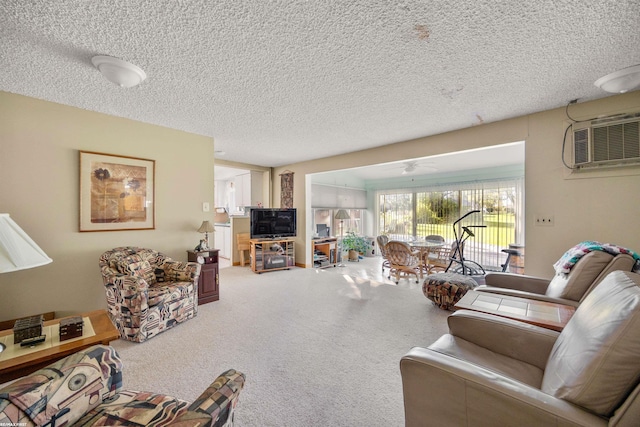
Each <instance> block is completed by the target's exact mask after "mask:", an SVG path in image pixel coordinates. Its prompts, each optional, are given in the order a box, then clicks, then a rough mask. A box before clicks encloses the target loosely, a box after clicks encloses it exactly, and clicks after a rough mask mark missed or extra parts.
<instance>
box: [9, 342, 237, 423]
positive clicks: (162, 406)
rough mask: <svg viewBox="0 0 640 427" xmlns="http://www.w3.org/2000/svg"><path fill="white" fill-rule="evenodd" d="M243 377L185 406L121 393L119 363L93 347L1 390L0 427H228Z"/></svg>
mask: <svg viewBox="0 0 640 427" xmlns="http://www.w3.org/2000/svg"><path fill="white" fill-rule="evenodd" d="M244 381H245V376H244V374H242V373H241V372H238V371H235V370H233V369H230V370H228V371H226V372H224V373H223V374H222V375H220V376H219V377H218V378H216V379H215V381H214V382H213V383H211V385H210V386H209V387H208V388H207V389H206V390H205V391H204V392H203V393H202V394H201V395H200V397H198V398H197V399H196V400H195V401H194V402H193V403H191V404H189V402H186V401H184V400H181V399H177V398H175V397H171V396H166V395H163V394H156V393H149V392H137V391H131V390H122V361H121V360H120V358H119V357H118V354H117V353H116V351H115V349H114V348H113V347H109V346H104V345H97V346H93V347H90V348H88V349H86V350H83V351H81V352H78V353H75V354H72V355H70V356H67V357H66V358H64V359H61V360H58V361H57V362H55V363H53V364H51V365H49V366H47V367H46V368H44V369H41V370H39V371H36V372H34V373H33V374H31V375H28V376H26V377H22V378H21V379H19V380H17V381H15V382H13V383H11V384H9V385H7V386H5V387H4V388H1V389H0V426H26V427H30V426H93V425H95V426H167V425H172V426H183V427H186V426H231V425H233V415H234V410H235V407H236V405H237V404H238V396H239V394H240V391H241V390H242V387H243V386H244Z"/></svg>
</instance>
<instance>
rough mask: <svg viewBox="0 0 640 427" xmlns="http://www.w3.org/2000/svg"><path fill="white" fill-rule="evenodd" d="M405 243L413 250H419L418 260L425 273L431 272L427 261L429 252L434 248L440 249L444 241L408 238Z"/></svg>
mask: <svg viewBox="0 0 640 427" xmlns="http://www.w3.org/2000/svg"><path fill="white" fill-rule="evenodd" d="M406 243H407V244H408V245H409V246H410V247H411V249H413V250H414V251H419V252H420V261H421V263H422V268H423V270H424V271H425V272H426V273H427V274H429V273H430V272H431V267H430V263H429V253H431V252H432V251H433V250H434V249H440V248H441V247H443V246H444V245H446V243H445V242H436V241H433V240H419V239H412V240H408V241H407V242H406Z"/></svg>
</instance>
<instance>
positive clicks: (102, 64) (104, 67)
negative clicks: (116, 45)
mask: <svg viewBox="0 0 640 427" xmlns="http://www.w3.org/2000/svg"><path fill="white" fill-rule="evenodd" d="M91 62H92V63H93V65H95V67H96V68H97V69H98V70H100V72H101V73H102V75H103V76H104V77H105V78H106V79H107V80H109V81H110V82H112V83H115V84H117V85H118V86H120V87H133V86H136V85H139V84H140V83H142V82H143V81H144V79H146V78H147V74H146V73H145V72H144V71H143V70H142V68H140V67H138V66H136V65H133V64H131V63H129V62H127V61H123V60H122V59H118V58H114V57H112V56H104V55H98V56H94V57H93V58H91Z"/></svg>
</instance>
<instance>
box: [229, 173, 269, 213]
mask: <svg viewBox="0 0 640 427" xmlns="http://www.w3.org/2000/svg"><path fill="white" fill-rule="evenodd" d="M233 186H234V188H235V191H236V194H235V199H236V200H235V205H236V206H238V207H240V206H257V205H258V203H263V202H264V201H263V200H262V199H263V193H262V172H258V171H250V172H249V173H245V174H242V175H237V176H236V177H235V178H234V184H233Z"/></svg>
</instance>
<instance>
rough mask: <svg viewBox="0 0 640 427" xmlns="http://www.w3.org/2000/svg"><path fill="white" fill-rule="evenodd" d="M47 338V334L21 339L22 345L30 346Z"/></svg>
mask: <svg viewBox="0 0 640 427" xmlns="http://www.w3.org/2000/svg"><path fill="white" fill-rule="evenodd" d="M46 338H47V336H46V335H40V336H37V337H33V338H27V339H26V340H22V341H20V347H29V346H32V345H38V344H42V343H43V342H44V340H45V339H46Z"/></svg>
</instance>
